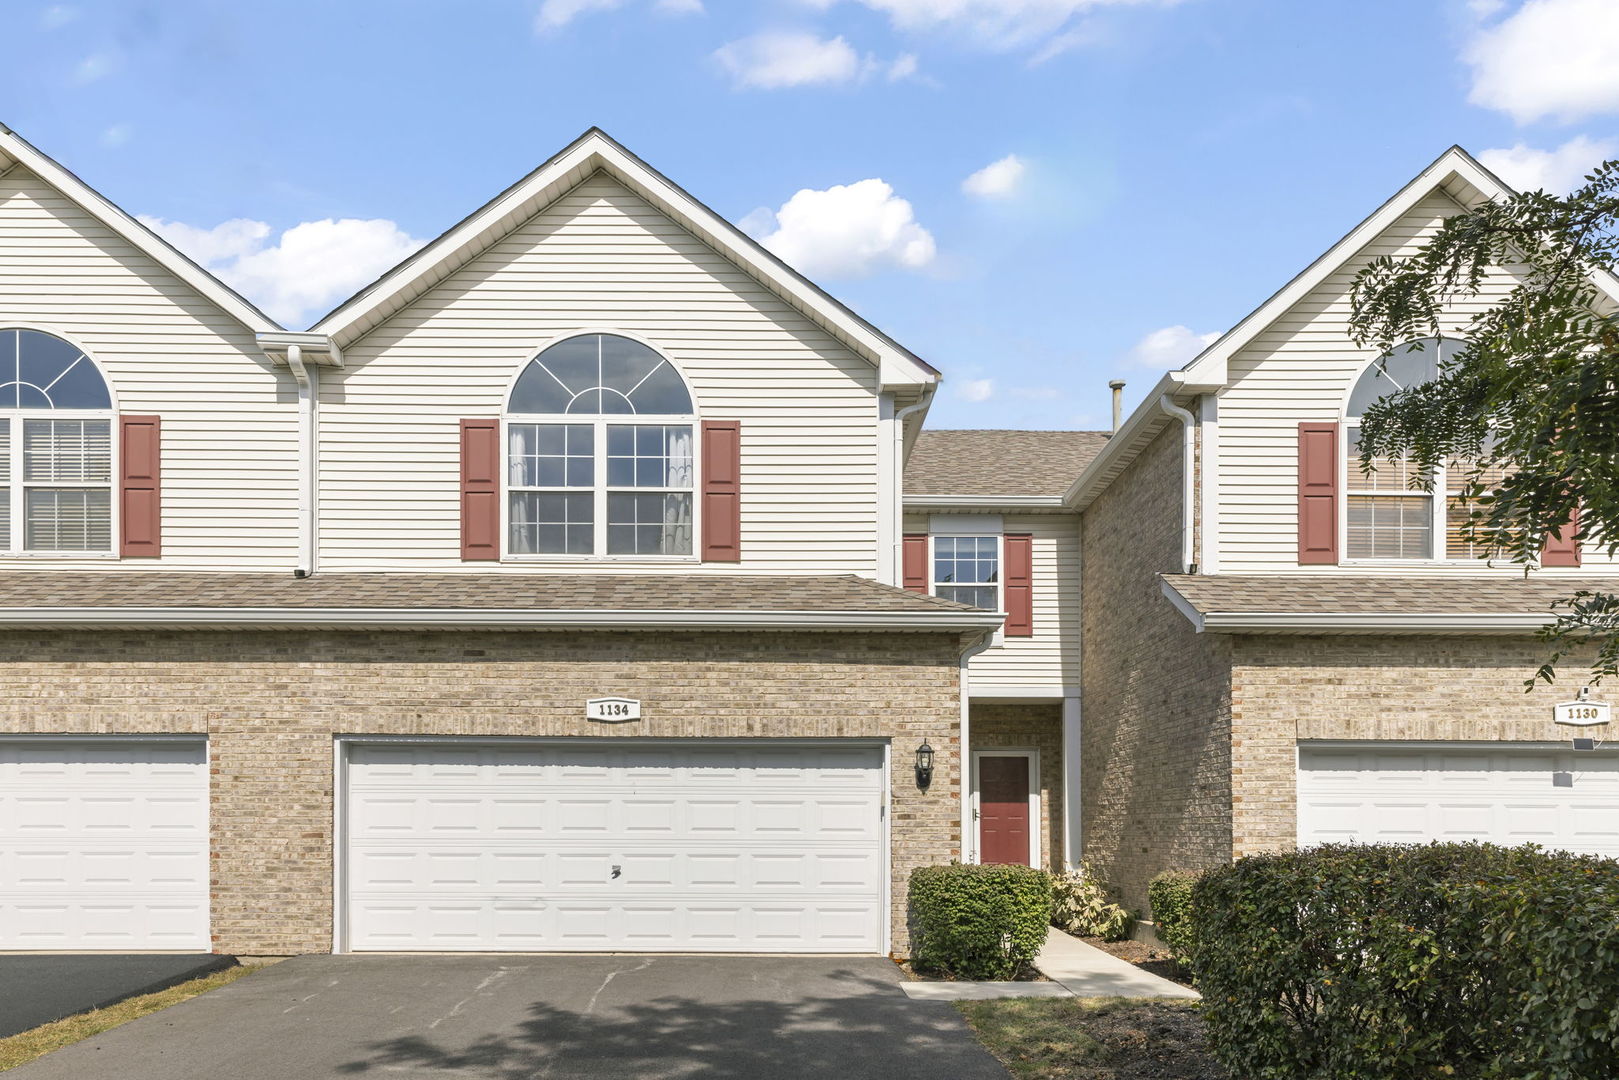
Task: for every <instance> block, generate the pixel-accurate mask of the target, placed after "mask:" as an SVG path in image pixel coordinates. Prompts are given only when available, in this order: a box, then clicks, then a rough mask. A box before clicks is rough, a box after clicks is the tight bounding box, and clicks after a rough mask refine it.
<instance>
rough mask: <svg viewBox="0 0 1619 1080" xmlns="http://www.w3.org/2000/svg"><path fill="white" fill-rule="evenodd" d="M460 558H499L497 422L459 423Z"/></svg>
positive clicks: (468, 421) (498, 454)
mask: <svg viewBox="0 0 1619 1080" xmlns="http://www.w3.org/2000/svg"><path fill="white" fill-rule="evenodd" d="M461 558H462V559H465V560H466V561H468V562H474V561H482V560H490V559H496V560H498V559H499V558H500V421H499V420H463V421H461Z"/></svg>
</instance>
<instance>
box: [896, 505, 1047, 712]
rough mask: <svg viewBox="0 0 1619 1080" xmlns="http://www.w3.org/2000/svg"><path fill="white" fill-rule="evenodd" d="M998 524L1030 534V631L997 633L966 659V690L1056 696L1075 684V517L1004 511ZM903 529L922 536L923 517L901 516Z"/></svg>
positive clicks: (925, 525) (1005, 529)
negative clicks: (968, 685) (1023, 634)
mask: <svg viewBox="0 0 1619 1080" xmlns="http://www.w3.org/2000/svg"><path fill="white" fill-rule="evenodd" d="M1001 527H1002V530H1003V532H1007V533H1028V534H1029V535H1030V536H1031V537H1033V549H1034V550H1033V555H1034V564H1033V568H1032V569H1033V571H1034V635H1033V636H1032V637H1013V638H1009V637H1005V636H1004V635H999V634H997V635H996V640H995V644H993V645H991V646H990V647H989V648H987V649H985V650H984V651H983V652H981V653H979V654H978V655H976V656H974V657H973V658H972V659H971V660H970V661H968V668H967V674H968V678H969V679H970V680H971V691H970V692H971V693H972V694H973V695H975V696H984V695H993V692H994V691H995V690H996V689H997V688H1005V689H1011V690H1018V689H1024V688H1039V689H1040V691H1041V692H1042V693H1043V694H1049V695H1050V696H1051V697H1053V698H1056V697H1061V696H1062V689H1063V687H1065V686H1070V687H1077V686H1078V685H1079V517H1078V515H1075V514H1007V515H1004V516H1003V517H1002V518H1001ZM904 531H905V532H906V533H908V534H926V533H927V532H928V515H926V514H916V513H909V514H906V515H905V519H904ZM929 558H930V559H931V558H932V551H931V549H930V550H929ZM931 572H932V571H931V569H930V570H929V573H930V574H931Z"/></svg>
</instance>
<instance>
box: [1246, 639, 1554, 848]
mask: <svg viewBox="0 0 1619 1080" xmlns="http://www.w3.org/2000/svg"><path fill="white" fill-rule="evenodd" d="M1230 640H1231V649H1232V654H1231V662H1232V671H1231V680H1232V688H1231V725H1232V773H1233V779H1232V786H1233V793H1232V810H1233V837H1232V847H1233V852H1234V854H1236V855H1248V854H1252V853H1254V852H1258V851H1267V850H1275V849H1278V848H1287V847H1291V846H1293V844H1294V841H1295V838H1296V837H1297V835H1298V803H1297V752H1296V749H1295V747H1296V744H1297V741H1298V740H1300V739H1378V740H1392V741H1397V742H1398V741H1443V740H1463V741H1465V740H1477V741H1484V742H1503V741H1504V742H1562V743H1566V742H1567V740H1568V738H1569V731H1568V729H1567V728H1560V727H1558V726H1557V725H1556V724H1554V723H1552V721H1551V706H1552V703H1553V702H1556V701H1562V700H1564V699H1566V698H1568V697H1570V696H1572V693H1571V692H1570V691H1569V690H1566V689H1559V688H1547V687H1540V688H1537V689H1536V690H1535V691H1534V692H1533V693H1529V694H1526V693H1524V689H1523V684H1524V680H1525V679H1527V678H1528V677H1529V676H1530V675H1532V674H1533V673H1534V671H1535V669H1536V668H1537V667H1539V666H1540V664H1541V663H1543V662H1544V661H1545V659H1546V652H1547V650H1546V646H1545V645H1544V644H1543V643H1541V642H1538V641H1536V640H1535V639H1534V638H1530V637H1488V636H1467V637H1416V636H1404V635H1402V636H1386V637H1381V636H1368V637H1361V636H1351V635H1344V636H1330V637H1329V636H1298V637H1294V636H1282V635H1274V636H1273V635H1243V636H1237V637H1233V638H1231V639H1230ZM1565 664H1567V665H1569V667H1568V670H1569V671H1570V672H1575V671H1578V670H1580V669H1581V664H1580V661H1579V658H1577V657H1574V658H1570V659H1569V660H1567V661H1565Z"/></svg>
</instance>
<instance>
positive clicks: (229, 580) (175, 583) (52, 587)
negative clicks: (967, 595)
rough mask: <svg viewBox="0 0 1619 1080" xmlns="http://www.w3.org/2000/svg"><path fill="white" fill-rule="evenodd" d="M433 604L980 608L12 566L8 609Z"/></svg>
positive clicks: (797, 594) (664, 580)
mask: <svg viewBox="0 0 1619 1080" xmlns="http://www.w3.org/2000/svg"><path fill="white" fill-rule="evenodd" d="M120 607H128V608H337V609H347V608H366V609H389V608H430V609H459V610H470V611H475V610H479V609H522V610H533V611H547V610H556V611H692V612H696V611H758V612H777V611H789V612H888V613H900V614H903V613H905V612H917V613H924V612H934V613H937V612H940V611H946V612H949V611H962V612H966V611H972V610H974V609H972V608H969V607H967V606H966V605H964V604H957V603H955V602H953V601H950V600H944V599H940V598H939V597H936V596H925V595H922V594H920V593H912V592H906V591H905V590H903V589H897V588H894V587H893V586H890V585H882V584H879V583H877V582H875V581H871V580H869V579H867V578H862V577H856V576H855V575H853V574H848V575H819V576H787V575H779V576H762V575H731V574H707V573H689V574H678V575H677V574H668V575H664V574H636V575H631V574H526V573H521V572H519V573H511V574H505V573H465V574H410V573H402V574H357V573H330V574H317V575H315V576H314V577H310V578H296V577H293V576H292V575H291V574H290V573H288V574H265V573H256V574H213V573H169V572H163V571H154V572H150V573H130V572H121V571H107V572H84V571H73V572H57V571H26V570H24V571H10V572H6V573H3V574H0V609H17V608H120Z"/></svg>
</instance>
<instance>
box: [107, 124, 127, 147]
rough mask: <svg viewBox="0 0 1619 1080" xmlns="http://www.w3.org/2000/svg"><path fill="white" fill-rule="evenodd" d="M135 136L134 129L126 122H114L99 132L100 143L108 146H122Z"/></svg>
mask: <svg viewBox="0 0 1619 1080" xmlns="http://www.w3.org/2000/svg"><path fill="white" fill-rule="evenodd" d="M134 137H135V129H134V128H132V127H130V126H129V125H128V124H114V125H113V126H112V127H110V128H107V129H106V130H105V131H103V132H102V133H101V145H102V146H106V147H109V148H112V147H119V146H123V145H124V144H125V143H127V142H129V140H130V139H133V138H134Z"/></svg>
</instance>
